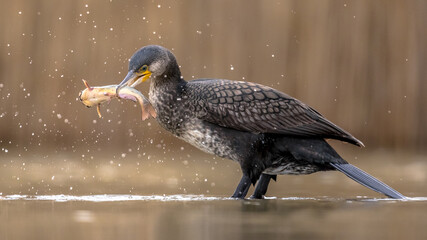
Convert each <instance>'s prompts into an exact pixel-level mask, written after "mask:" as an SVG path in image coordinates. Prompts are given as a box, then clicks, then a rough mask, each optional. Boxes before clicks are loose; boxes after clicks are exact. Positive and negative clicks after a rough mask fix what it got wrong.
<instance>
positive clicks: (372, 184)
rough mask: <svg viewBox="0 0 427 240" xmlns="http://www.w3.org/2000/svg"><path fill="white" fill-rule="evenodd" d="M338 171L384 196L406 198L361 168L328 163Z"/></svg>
mask: <svg viewBox="0 0 427 240" xmlns="http://www.w3.org/2000/svg"><path fill="white" fill-rule="evenodd" d="M330 164H331V165H332V166H333V167H334V168H336V169H337V170H338V171H340V172H342V173H344V174H345V175H347V176H348V177H349V178H351V179H353V180H354V181H356V182H358V183H360V184H362V185H363V186H365V187H368V188H370V189H372V190H374V191H376V192H379V193H382V194H384V195H386V196H389V197H391V198H394V199H406V197H405V196H403V195H402V194H400V193H399V192H398V191H396V190H394V189H393V188H391V187H389V186H388V185H387V184H385V183H383V182H381V181H380V180H378V179H376V178H374V177H373V176H371V175H369V174H367V173H366V172H364V171H362V170H361V169H359V168H357V167H355V166H353V165H351V164H348V163H346V164H342V163H330Z"/></svg>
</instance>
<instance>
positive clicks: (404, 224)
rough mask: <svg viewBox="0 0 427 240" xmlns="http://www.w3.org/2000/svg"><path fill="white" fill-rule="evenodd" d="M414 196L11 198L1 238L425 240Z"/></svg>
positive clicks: (1, 217)
mask: <svg viewBox="0 0 427 240" xmlns="http://www.w3.org/2000/svg"><path fill="white" fill-rule="evenodd" d="M415 200H417V201H397V200H387V199H368V198H360V199H351V200H348V199H336V198H335V199H334V198H295V197H291V198H280V199H278V198H271V199H265V200H233V199H230V198H221V197H207V196H203V195H147V196H143V195H86V196H73V195H42V196H26V195H6V196H1V197H0V222H1V224H0V239H80V238H83V239H84V238H86V239H225V238H228V239H284V238H291V239H331V238H335V239H366V238H371V239H373V238H375V239H385V238H387V239H402V238H404V239H425V237H426V236H427V229H426V228H425V225H426V224H427V198H417V199H415Z"/></svg>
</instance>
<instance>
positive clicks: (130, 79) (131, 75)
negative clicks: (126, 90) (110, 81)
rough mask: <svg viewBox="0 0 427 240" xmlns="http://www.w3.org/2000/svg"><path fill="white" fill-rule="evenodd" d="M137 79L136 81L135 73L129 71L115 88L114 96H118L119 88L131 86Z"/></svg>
mask: <svg viewBox="0 0 427 240" xmlns="http://www.w3.org/2000/svg"><path fill="white" fill-rule="evenodd" d="M137 79H138V76H137V75H136V73H135V72H134V71H129V72H128V74H127V75H126V77H125V79H123V81H122V82H121V83H120V84H119V85H118V86H117V88H116V94H117V95H118V93H119V90H120V89H121V88H123V87H124V86H130V85H132V84H133V83H134V82H136V80H137Z"/></svg>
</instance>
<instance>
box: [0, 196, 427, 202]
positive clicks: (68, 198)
mask: <svg viewBox="0 0 427 240" xmlns="http://www.w3.org/2000/svg"><path fill="white" fill-rule="evenodd" d="M16 200H24V201H54V202H77V201H80V202H125V201H158V202H191V201H192V202H194V201H221V200H222V201H223V200H239V199H234V198H230V197H207V196H204V195H182V194H177V195H147V196H144V195H126V194H100V195H83V196H74V195H64V194H59V195H6V196H0V201H16ZM265 200H272V201H331V202H337V201H347V202H380V201H381V202H383V201H399V202H408V201H409V202H412V201H427V197H408V198H407V199H404V200H396V199H392V198H366V197H360V198H356V199H344V198H328V197H322V198H314V197H286V198H277V197H266V198H265ZM246 201H247V202H248V203H250V202H254V203H255V202H259V201H263V200H259V199H254V200H251V199H246Z"/></svg>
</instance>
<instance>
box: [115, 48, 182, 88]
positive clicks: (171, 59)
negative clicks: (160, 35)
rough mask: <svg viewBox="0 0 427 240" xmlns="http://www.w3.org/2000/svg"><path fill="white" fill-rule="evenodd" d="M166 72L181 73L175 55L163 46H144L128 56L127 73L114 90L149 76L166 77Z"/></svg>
mask: <svg viewBox="0 0 427 240" xmlns="http://www.w3.org/2000/svg"><path fill="white" fill-rule="evenodd" d="M176 69H178V70H176ZM168 73H172V74H175V75H176V74H177V73H178V74H179V75H180V74H181V73H180V72H179V67H178V65H177V63H176V60H175V56H174V55H173V54H172V53H171V52H170V51H169V50H168V49H166V48H164V47H161V46H157V45H150V46H145V47H143V48H141V49H139V50H138V51H136V52H135V53H134V54H133V55H132V57H131V58H130V61H129V70H128V73H127V75H126V77H125V79H124V80H123V81H122V82H121V83H120V84H119V85H118V86H117V89H116V91H119V90H120V88H122V87H124V86H130V87H135V86H137V85H138V84H140V83H142V82H145V81H147V80H148V79H150V78H157V77H166V76H168Z"/></svg>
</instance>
